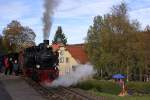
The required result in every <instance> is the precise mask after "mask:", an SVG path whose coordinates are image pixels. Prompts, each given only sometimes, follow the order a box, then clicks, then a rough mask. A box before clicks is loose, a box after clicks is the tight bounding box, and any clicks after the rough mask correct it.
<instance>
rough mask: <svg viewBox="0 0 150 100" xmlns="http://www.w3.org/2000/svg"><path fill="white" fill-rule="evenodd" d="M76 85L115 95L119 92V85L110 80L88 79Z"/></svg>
mask: <svg viewBox="0 0 150 100" xmlns="http://www.w3.org/2000/svg"><path fill="white" fill-rule="evenodd" d="M77 87H79V88H81V89H84V90H97V91H98V92H103V93H109V94H116V95H117V94H119V93H120V92H121V88H120V86H119V85H118V84H116V83H114V82H112V81H99V80H88V81H85V82H82V83H79V84H78V85H77Z"/></svg>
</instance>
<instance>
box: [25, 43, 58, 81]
mask: <svg viewBox="0 0 150 100" xmlns="http://www.w3.org/2000/svg"><path fill="white" fill-rule="evenodd" d="M23 58H24V69H25V74H26V76H28V77H30V78H32V79H33V80H34V81H37V82H44V81H48V82H51V81H53V80H54V79H56V78H57V77H58V75H59V70H58V68H57V65H58V52H57V51H53V49H52V47H50V46H49V40H44V42H43V43H41V44H39V45H38V46H32V47H29V48H26V49H25V50H24V54H23Z"/></svg>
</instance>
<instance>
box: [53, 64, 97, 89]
mask: <svg viewBox="0 0 150 100" xmlns="http://www.w3.org/2000/svg"><path fill="white" fill-rule="evenodd" d="M94 73H95V71H94V69H93V66H91V65H88V64H86V65H79V66H77V68H76V70H75V71H72V72H70V73H67V74H66V75H64V76H60V77H59V78H58V79H56V80H54V81H53V82H52V84H50V86H51V87H57V86H64V87H69V86H71V85H75V84H77V83H78V82H80V81H82V80H86V79H88V78H89V77H91V76H92V75H93V74H94Z"/></svg>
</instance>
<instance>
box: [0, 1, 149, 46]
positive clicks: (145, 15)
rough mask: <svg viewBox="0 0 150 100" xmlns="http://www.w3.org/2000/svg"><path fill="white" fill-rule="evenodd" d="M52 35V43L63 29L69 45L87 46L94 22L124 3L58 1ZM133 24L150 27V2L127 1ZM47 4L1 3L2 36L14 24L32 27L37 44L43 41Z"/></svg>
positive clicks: (35, 2) (37, 2) (29, 2)
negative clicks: (87, 38)
mask: <svg viewBox="0 0 150 100" xmlns="http://www.w3.org/2000/svg"><path fill="white" fill-rule="evenodd" d="M58 1H59V5H58V7H57V8H56V9H55V14H54V16H53V24H52V28H51V32H50V37H49V39H50V41H52V39H53V37H54V34H55V32H56V30H57V27H58V26H61V27H62V29H63V32H64V34H65V35H66V37H67V40H68V44H77V43H83V42H84V41H85V38H86V35H87V31H88V28H89V26H90V25H92V24H93V18H94V16H97V15H104V14H106V13H108V12H110V11H111V7H112V6H113V5H117V4H119V3H121V2H122V0H58ZM124 1H125V2H126V3H127V5H128V8H129V17H130V19H131V20H134V19H137V20H138V21H139V22H140V24H141V28H143V29H144V27H145V26H146V25H148V24H150V0H124ZM43 3H44V0H0V34H2V30H3V29H4V28H5V27H6V26H7V24H9V23H10V22H11V21H12V20H18V21H19V22H20V23H21V24H22V25H23V26H29V27H30V28H31V29H33V31H34V32H35V33H36V39H35V40H36V43H37V44H38V43H41V42H42V41H43V32H42V30H43V23H42V16H43V11H44V9H43Z"/></svg>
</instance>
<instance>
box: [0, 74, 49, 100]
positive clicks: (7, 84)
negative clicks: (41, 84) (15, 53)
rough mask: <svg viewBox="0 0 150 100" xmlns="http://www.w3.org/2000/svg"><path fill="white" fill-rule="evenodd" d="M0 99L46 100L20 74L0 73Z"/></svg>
mask: <svg viewBox="0 0 150 100" xmlns="http://www.w3.org/2000/svg"><path fill="white" fill-rule="evenodd" d="M0 100H47V99H45V98H43V97H42V96H41V95H40V94H39V93H38V92H36V91H35V90H34V89H33V88H32V87H31V86H30V85H28V83H27V82H26V81H25V80H23V79H22V78H21V77H20V76H14V75H3V74H0Z"/></svg>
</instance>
